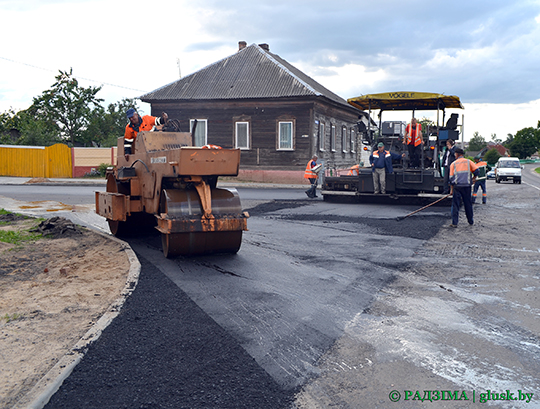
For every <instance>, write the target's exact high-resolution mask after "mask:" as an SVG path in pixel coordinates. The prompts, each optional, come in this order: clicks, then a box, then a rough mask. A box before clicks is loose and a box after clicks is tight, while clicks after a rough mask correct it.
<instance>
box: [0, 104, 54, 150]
mask: <svg viewBox="0 0 540 409" xmlns="http://www.w3.org/2000/svg"><path fill="white" fill-rule="evenodd" d="M0 142H1V143H3V144H10V145H38V146H48V145H53V144H55V143H58V142H61V139H60V138H59V130H58V127H57V126H56V124H55V123H53V122H50V121H47V120H43V119H40V118H36V116H35V113H33V112H32V110H30V109H28V110H23V111H19V112H14V111H13V110H10V111H7V112H5V113H3V114H1V115H0Z"/></svg>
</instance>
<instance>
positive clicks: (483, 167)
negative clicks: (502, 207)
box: [472, 158, 487, 204]
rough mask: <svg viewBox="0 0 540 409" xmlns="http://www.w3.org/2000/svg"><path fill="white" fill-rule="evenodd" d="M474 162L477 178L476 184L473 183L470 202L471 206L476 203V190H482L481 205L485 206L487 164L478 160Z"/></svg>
mask: <svg viewBox="0 0 540 409" xmlns="http://www.w3.org/2000/svg"><path fill="white" fill-rule="evenodd" d="M474 162H475V163H476V166H478V176H477V178H476V182H474V187H473V194H472V202H473V204H474V203H476V195H477V194H478V189H479V188H482V204H486V201H487V191H486V180H487V162H484V161H483V160H480V158H475V159H474Z"/></svg>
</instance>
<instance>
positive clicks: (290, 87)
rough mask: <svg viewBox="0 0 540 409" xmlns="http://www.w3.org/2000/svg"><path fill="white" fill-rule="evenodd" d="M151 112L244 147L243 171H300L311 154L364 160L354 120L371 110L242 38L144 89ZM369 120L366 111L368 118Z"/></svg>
mask: <svg viewBox="0 0 540 409" xmlns="http://www.w3.org/2000/svg"><path fill="white" fill-rule="evenodd" d="M140 99H141V100H142V101H144V102H147V103H150V105H151V112H152V115H156V116H158V115H160V114H161V112H167V113H168V115H169V118H174V119H176V120H178V123H179V125H180V130H181V131H184V132H187V131H190V130H191V129H192V128H193V124H194V123H195V120H196V124H197V125H196V127H195V137H194V140H195V145H197V146H203V145H206V144H212V145H219V146H222V147H224V148H239V149H241V163H240V169H241V172H242V171H243V170H244V171H253V170H267V171H268V170H270V171H272V170H273V171H295V172H298V174H300V175H301V174H303V171H304V169H305V166H306V164H307V162H308V160H309V159H310V158H311V157H312V155H314V154H316V155H318V156H319V158H320V160H322V161H324V163H325V166H326V168H331V167H337V168H345V167H348V166H352V165H353V164H355V163H358V161H359V151H360V149H361V148H362V146H361V145H359V143H358V142H359V140H360V138H359V136H358V130H357V126H356V124H357V121H358V119H359V117H360V118H364V117H366V115H365V114H364V113H363V112H362V111H359V110H358V109H356V108H355V107H353V106H351V105H350V104H348V103H347V101H346V100H345V99H343V98H341V97H340V96H338V95H336V94H334V93H333V92H331V91H330V90H328V89H327V88H325V87H324V86H322V85H321V84H319V83H318V82H316V81H315V80H313V79H312V78H310V77H309V76H307V75H306V74H304V73H303V72H302V71H300V70H299V69H297V68H296V67H294V66H293V65H291V64H289V63H288V62H287V61H285V60H284V59H282V58H281V57H279V56H278V55H276V54H273V53H271V52H270V49H269V46H268V45H267V44H258V45H257V44H252V45H250V46H247V44H246V43H245V42H243V41H242V42H240V43H239V49H238V51H237V52H236V53H235V54H233V55H231V56H229V57H226V58H224V59H222V60H220V61H217V62H215V63H213V64H211V65H209V66H207V67H205V68H203V69H201V70H199V71H197V72H195V73H193V74H191V75H188V76H186V77H184V78H181V79H179V80H177V81H174V82H172V83H170V84H168V85H165V86H163V87H161V88H159V89H157V90H155V91H152V92H149V93H147V94H145V95H142V96H141V97H140ZM365 123H366V124H367V119H365Z"/></svg>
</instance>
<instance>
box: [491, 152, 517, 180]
mask: <svg viewBox="0 0 540 409" xmlns="http://www.w3.org/2000/svg"><path fill="white" fill-rule="evenodd" d="M521 169H523V166H522V165H521V163H520V162H519V158H509V157H502V158H499V160H498V161H497V164H496V165H495V182H497V183H501V181H507V180H511V181H512V182H513V183H521Z"/></svg>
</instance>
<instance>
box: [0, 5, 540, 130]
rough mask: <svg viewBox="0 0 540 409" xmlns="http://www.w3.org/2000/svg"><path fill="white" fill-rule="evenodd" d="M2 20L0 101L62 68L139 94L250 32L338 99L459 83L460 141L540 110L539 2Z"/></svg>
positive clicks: (35, 91)
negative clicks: (462, 138) (461, 127)
mask: <svg viewBox="0 0 540 409" xmlns="http://www.w3.org/2000/svg"><path fill="white" fill-rule="evenodd" d="M0 21H1V24H0V38H2V47H1V48H0V74H1V75H0V112H5V111H7V110H9V109H14V110H15V111H18V110H21V109H26V108H28V107H29V106H30V105H31V103H32V98H34V97H37V96H39V95H41V94H42V92H43V91H45V90H47V89H50V88H51V86H52V84H53V83H54V82H55V79H54V77H55V76H56V75H57V74H58V72H59V70H62V71H69V70H70V69H72V70H73V75H74V76H75V77H77V79H78V80H79V84H80V85H81V86H83V87H89V86H100V85H101V86H103V88H102V90H101V91H100V92H99V93H98V97H100V98H103V99H104V104H109V103H114V102H117V101H120V100H121V99H123V98H137V97H139V96H141V95H143V94H144V93H146V92H150V91H153V90H155V89H157V88H160V87H162V86H164V85H167V84H169V83H171V82H173V81H176V80H178V79H179V78H180V77H184V76H187V75H189V74H191V73H193V72H196V71H198V70H200V69H202V68H204V67H206V66H208V65H210V64H212V63H214V62H216V61H219V60H221V59H223V58H226V57H228V56H230V55H232V54H234V53H235V52H236V51H237V50H238V42H239V41H246V42H247V44H248V45H251V44H254V43H255V44H261V43H266V44H269V46H270V51H271V52H272V53H275V54H278V55H279V56H280V57H281V58H283V59H285V60H287V61H288V62H289V63H291V64H293V65H294V66H296V67H297V68H299V69H301V70H302V71H303V72H305V73H306V74H307V75H309V76H311V77H312V78H313V79H315V80H316V81H318V82H319V83H321V84H322V85H324V86H325V87H327V88H328V89H330V90H331V91H333V92H334V93H336V94H338V95H340V96H341V97H343V98H344V99H347V98H352V97H357V96H360V95H365V94H372V93H380V92H392V91H417V92H433V93H440V94H445V95H457V96H459V98H460V99H461V101H462V103H463V105H464V107H465V109H464V110H448V111H447V117H448V116H449V114H450V113H452V112H457V113H459V115H460V122H461V120H463V125H464V127H463V129H464V139H465V140H469V139H470V138H471V137H472V136H473V134H474V133H475V132H478V133H479V134H480V135H481V136H483V137H484V138H485V139H486V140H491V139H492V135H493V134H496V137H497V138H499V139H502V140H505V139H506V137H507V135H508V134H515V133H516V132H517V131H518V130H520V129H522V128H526V127H536V126H537V124H538V121H539V120H540V0H513V1H507V0H505V1H501V0H454V1H451V2H450V1H447V0H377V1H371V0H370V1H367V0H350V1H349V0H333V1H328V0H311V1H304V0H261V1H258V0H252V1H251V2H245V1H236V0H221V1H220V0H197V1H187V0H154V1H152V2H150V1H142V0H131V1H129V2H126V1H118V0H70V1H68V0H0ZM140 106H141V108H142V109H141V110H142V111H143V113H149V111H150V109H149V106H148V104H140ZM144 111H146V112H144ZM409 116H410V115H409V114H404V113H394V112H386V113H384V114H383V120H388V121H395V120H407V118H408V117H409ZM416 116H417V117H419V118H422V117H427V118H430V119H435V118H436V116H435V113H433V112H417V115H416Z"/></svg>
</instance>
